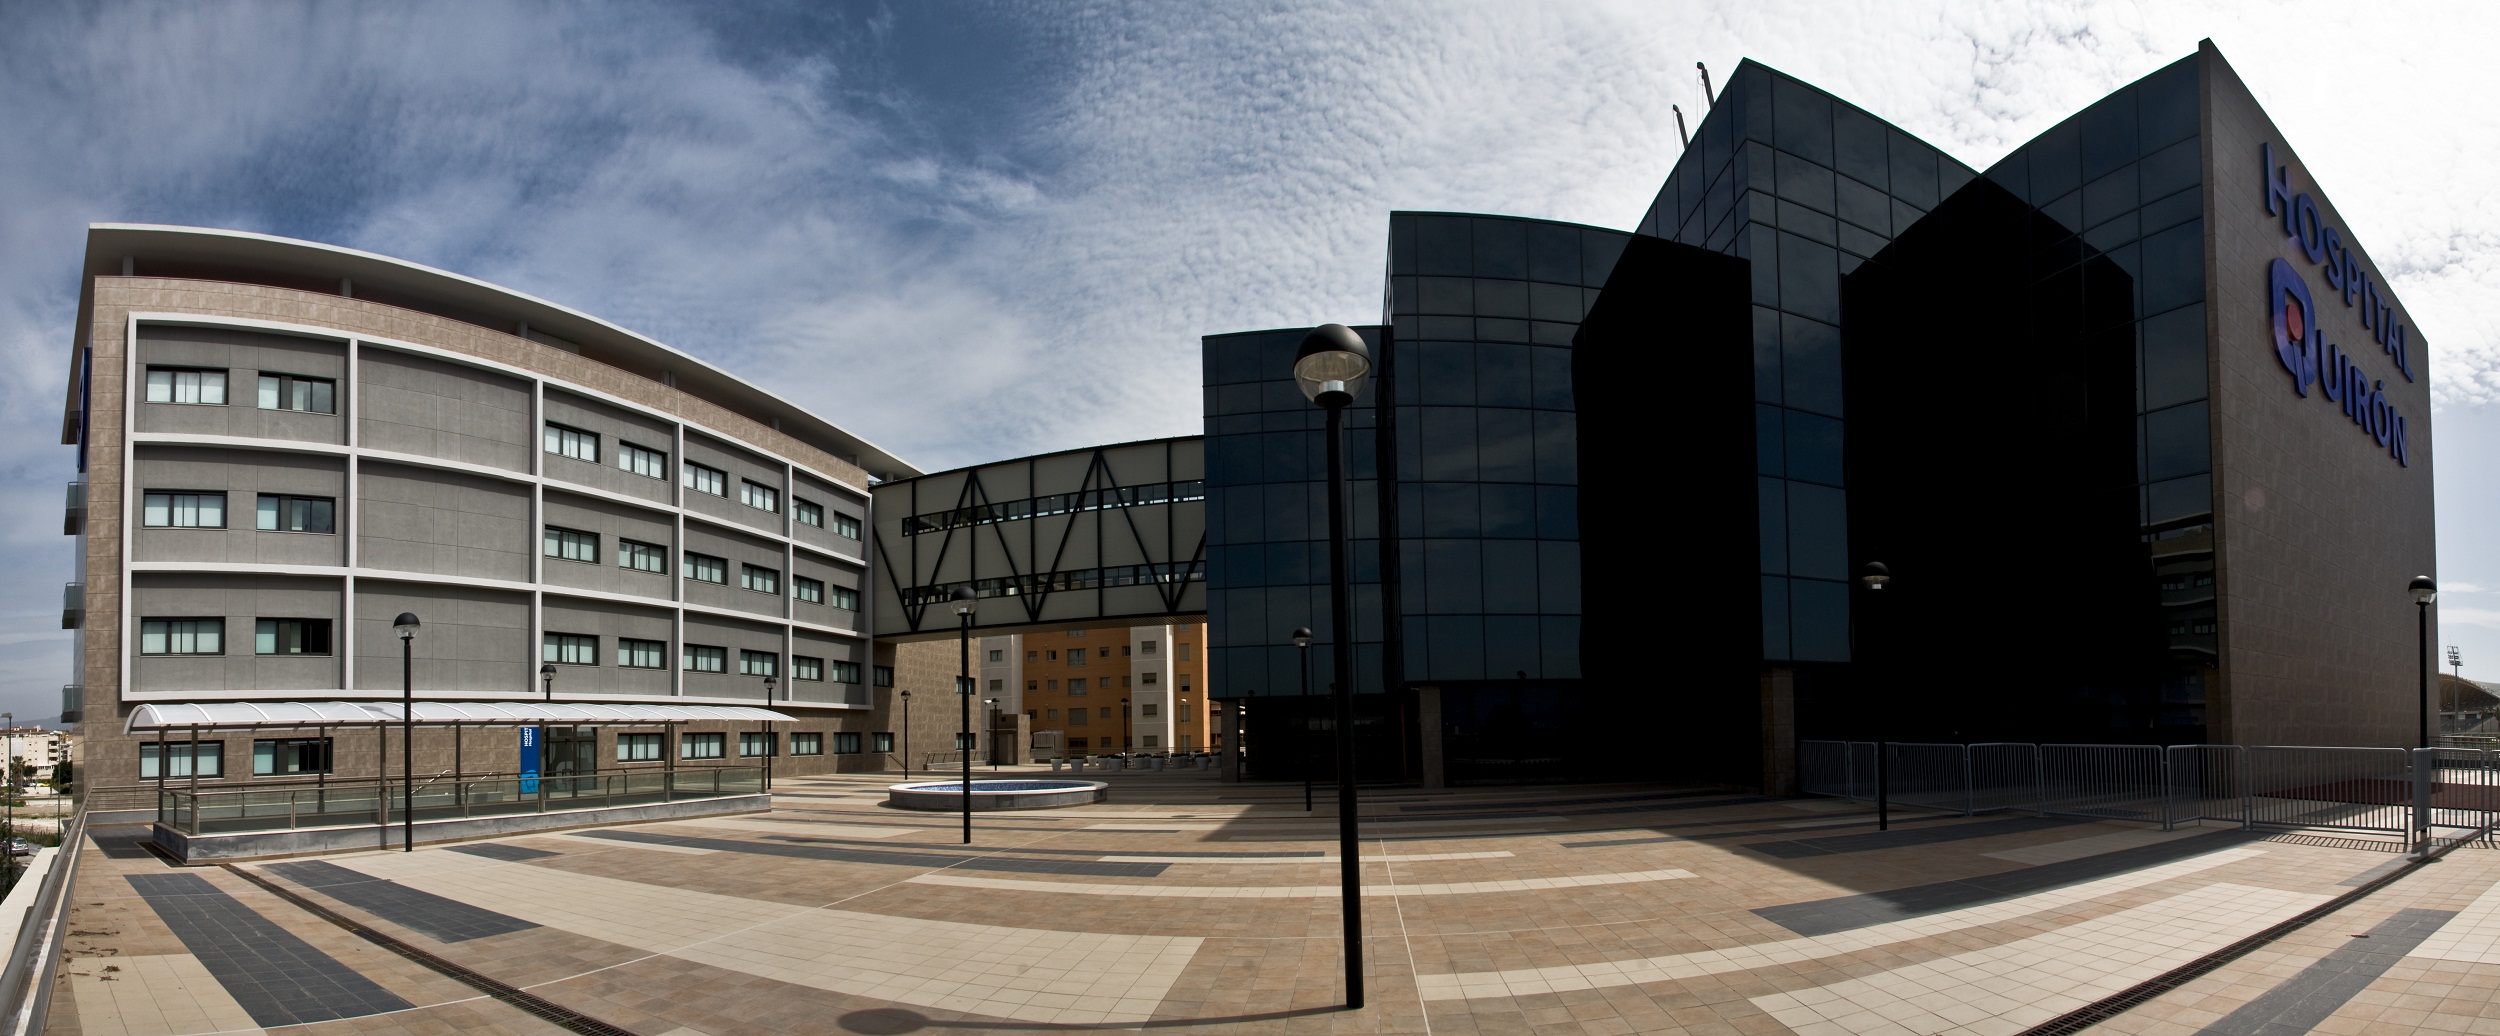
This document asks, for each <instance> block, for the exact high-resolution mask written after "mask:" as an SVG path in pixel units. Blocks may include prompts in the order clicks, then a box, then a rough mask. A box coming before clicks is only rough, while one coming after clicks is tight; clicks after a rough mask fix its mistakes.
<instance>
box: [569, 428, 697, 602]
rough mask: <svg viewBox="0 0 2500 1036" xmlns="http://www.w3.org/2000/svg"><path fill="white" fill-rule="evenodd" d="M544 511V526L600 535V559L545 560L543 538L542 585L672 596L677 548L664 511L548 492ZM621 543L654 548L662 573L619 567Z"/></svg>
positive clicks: (658, 596)
mask: <svg viewBox="0 0 2500 1036" xmlns="http://www.w3.org/2000/svg"><path fill="white" fill-rule="evenodd" d="M562 459H563V458H560V457H550V458H549V459H548V463H549V464H550V465H552V464H554V463H555V462H556V461H558V460H562ZM573 463H577V464H578V463H580V462H579V461H575V462H573ZM543 513H544V514H545V516H546V518H545V524H547V525H553V526H559V527H562V528H566V529H573V530H577V531H581V532H589V533H595V534H597V535H598V537H599V560H597V561H595V562H591V561H568V560H565V559H562V558H552V557H545V541H544V539H543V538H542V539H541V541H540V545H539V552H540V555H541V557H542V560H541V561H540V562H539V578H540V579H541V580H543V581H544V582H546V583H548V584H549V585H552V586H569V587H576V588H579V589H584V590H600V591H605V592H607V593H617V594H634V595H637V596H642V597H656V598H661V599H666V598H668V597H669V596H670V591H671V585H670V581H671V580H673V579H675V578H677V550H676V548H675V546H674V541H675V540H676V538H677V529H676V525H675V523H674V522H672V521H671V520H670V519H669V516H668V514H667V513H665V512H662V511H655V510H650V509H648V508H641V507H635V506H633V505H631V504H620V503H616V502H614V501H610V500H602V499H599V498H597V497H590V496H577V495H575V494H572V493H564V492H558V491H556V490H553V489H550V490H548V491H547V493H546V499H545V502H544V504H543ZM619 539H630V540H638V541H641V542H643V543H652V544H658V545H659V546H660V547H661V548H662V549H663V550H664V551H665V552H666V554H667V556H666V557H665V558H663V559H662V563H661V565H660V568H661V571H658V572H645V571H643V570H641V569H638V568H626V567H624V566H623V565H622V564H621V563H620V562H621V559H622V557H623V553H622V551H621V550H620V549H619V547H618V544H617V541H618V540H619Z"/></svg>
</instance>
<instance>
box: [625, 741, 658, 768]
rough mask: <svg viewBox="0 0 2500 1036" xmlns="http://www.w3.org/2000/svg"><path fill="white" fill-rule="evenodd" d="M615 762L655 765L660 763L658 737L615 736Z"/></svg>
mask: <svg viewBox="0 0 2500 1036" xmlns="http://www.w3.org/2000/svg"><path fill="white" fill-rule="evenodd" d="M616 761H617V762H620V763H656V762H659V761H660V735H658V734H618V735H616Z"/></svg>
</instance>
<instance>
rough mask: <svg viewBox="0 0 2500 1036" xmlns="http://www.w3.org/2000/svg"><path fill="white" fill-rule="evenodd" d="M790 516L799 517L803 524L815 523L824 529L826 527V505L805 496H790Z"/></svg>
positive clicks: (814, 524)
mask: <svg viewBox="0 0 2500 1036" xmlns="http://www.w3.org/2000/svg"><path fill="white" fill-rule="evenodd" d="M790 517H792V518H796V519H798V520H799V524H801V525H813V526H815V527H817V528H819V529H822V528H824V527H825V505H823V504H820V503H817V502H816V501H813V500H810V499H808V498H806V497H803V496H796V495H793V496H792V497H790Z"/></svg>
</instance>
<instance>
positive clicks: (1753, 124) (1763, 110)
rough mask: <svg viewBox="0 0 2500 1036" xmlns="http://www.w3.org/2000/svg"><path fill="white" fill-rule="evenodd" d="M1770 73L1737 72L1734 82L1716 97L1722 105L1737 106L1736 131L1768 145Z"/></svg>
mask: <svg viewBox="0 0 2500 1036" xmlns="http://www.w3.org/2000/svg"><path fill="white" fill-rule="evenodd" d="M1771 78H1772V77H1771V74H1770V73H1769V72H1767V71H1764V70H1762V69H1759V68H1747V69H1743V70H1740V71H1738V72H1737V74H1736V79H1735V81H1734V82H1731V83H1729V84H1728V86H1727V91H1726V92H1725V93H1723V94H1720V95H1719V100H1720V101H1721V103H1725V102H1728V101H1734V102H1736V105H1737V115H1738V116H1740V118H1739V119H1738V121H1739V122H1740V123H1742V125H1741V126H1739V127H1738V128H1737V131H1738V132H1740V133H1743V134H1744V135H1745V136H1746V137H1748V138H1751V139H1754V140H1759V141H1763V142H1764V143H1769V142H1770V140H1771Z"/></svg>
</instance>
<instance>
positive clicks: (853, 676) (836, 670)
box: [825, 660, 894, 687]
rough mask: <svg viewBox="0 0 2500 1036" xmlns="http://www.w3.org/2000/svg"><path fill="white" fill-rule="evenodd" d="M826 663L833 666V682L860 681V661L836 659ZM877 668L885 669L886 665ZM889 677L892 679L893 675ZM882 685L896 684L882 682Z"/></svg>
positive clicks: (890, 685) (830, 666)
mask: <svg viewBox="0 0 2500 1036" xmlns="http://www.w3.org/2000/svg"><path fill="white" fill-rule="evenodd" d="M825 664H826V666H828V667H829V668H831V669H832V670H833V674H832V675H833V682H835V683H858V682H859V663H857V662H843V661H839V660H836V661H832V662H827V663H825ZM877 668H880V669H883V668H885V667H884V666H879V667H877ZM888 679H892V678H891V677H888ZM880 686H884V687H892V686H894V685H893V684H892V683H886V684H881V685H880Z"/></svg>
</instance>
